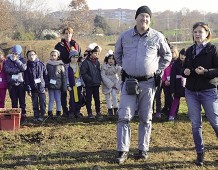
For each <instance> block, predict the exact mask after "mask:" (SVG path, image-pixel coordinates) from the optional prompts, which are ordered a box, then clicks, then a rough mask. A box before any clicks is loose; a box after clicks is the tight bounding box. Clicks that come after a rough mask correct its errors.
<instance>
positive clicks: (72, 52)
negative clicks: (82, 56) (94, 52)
mask: <svg viewBox="0 0 218 170" xmlns="http://www.w3.org/2000/svg"><path fill="white" fill-rule="evenodd" d="M71 57H79V53H78V51H77V50H71V51H70V53H69V58H71Z"/></svg>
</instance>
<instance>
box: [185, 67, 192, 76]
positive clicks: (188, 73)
mask: <svg viewBox="0 0 218 170" xmlns="http://www.w3.org/2000/svg"><path fill="white" fill-rule="evenodd" d="M184 74H185V75H186V76H189V75H190V74H191V70H190V69H188V68H186V69H185V70H184Z"/></svg>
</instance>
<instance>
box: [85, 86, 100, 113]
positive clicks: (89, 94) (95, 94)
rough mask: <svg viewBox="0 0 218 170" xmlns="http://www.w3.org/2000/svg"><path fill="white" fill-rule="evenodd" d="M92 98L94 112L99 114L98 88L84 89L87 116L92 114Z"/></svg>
mask: <svg viewBox="0 0 218 170" xmlns="http://www.w3.org/2000/svg"><path fill="white" fill-rule="evenodd" d="M92 96H93V98H94V101H95V111H96V113H100V96H99V86H94V87H86V109H87V112H88V114H92Z"/></svg>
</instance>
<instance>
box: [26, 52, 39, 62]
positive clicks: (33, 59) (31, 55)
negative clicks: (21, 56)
mask: <svg viewBox="0 0 218 170" xmlns="http://www.w3.org/2000/svg"><path fill="white" fill-rule="evenodd" d="M27 57H28V60H30V61H35V60H36V58H37V55H36V53H35V52H34V51H31V52H29V53H28V56H27Z"/></svg>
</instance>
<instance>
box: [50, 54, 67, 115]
mask: <svg viewBox="0 0 218 170" xmlns="http://www.w3.org/2000/svg"><path fill="white" fill-rule="evenodd" d="M59 57H60V52H59V51H58V50H52V51H51V53H50V60H49V61H48V63H47V65H46V68H47V71H48V80H49V85H48V94H49V104H48V116H49V117H53V114H52V109H53V104H54V101H55V102H56V116H57V118H59V117H60V116H61V90H62V91H66V90H67V85H66V73H65V67H64V63H63V61H62V60H59Z"/></svg>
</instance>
